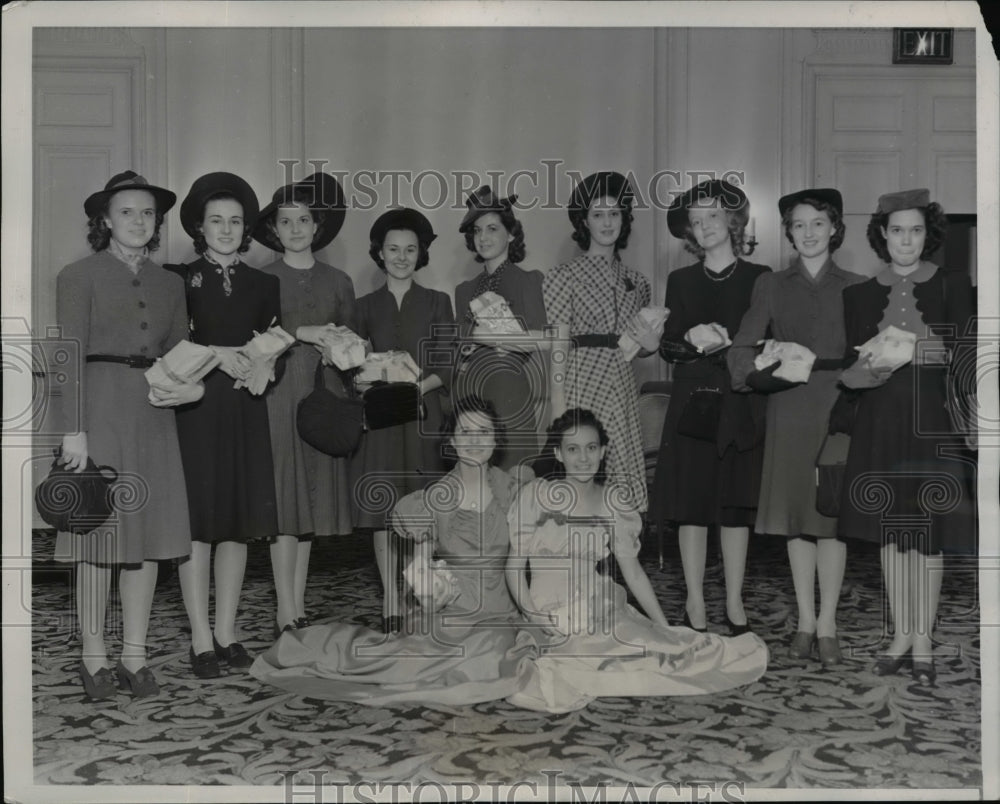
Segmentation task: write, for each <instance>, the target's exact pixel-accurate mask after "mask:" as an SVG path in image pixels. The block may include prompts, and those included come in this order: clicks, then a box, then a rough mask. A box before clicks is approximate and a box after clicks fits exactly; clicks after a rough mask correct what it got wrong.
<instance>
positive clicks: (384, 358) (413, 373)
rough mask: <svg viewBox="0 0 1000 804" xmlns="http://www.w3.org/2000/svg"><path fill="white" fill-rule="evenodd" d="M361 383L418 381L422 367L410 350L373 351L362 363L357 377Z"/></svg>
mask: <svg viewBox="0 0 1000 804" xmlns="http://www.w3.org/2000/svg"><path fill="white" fill-rule="evenodd" d="M356 379H357V381H358V382H359V383H369V384H370V383H373V382H380V381H381V382H416V381H417V380H419V379H420V367H419V366H418V365H417V364H416V363H414V362H413V358H412V357H410V353H409V352H404V351H402V350H397V351H393V352H372V353H371V354H370V355H368V357H366V358H365V362H364V363H362V364H361V369H360V371H358V376H357V377H356Z"/></svg>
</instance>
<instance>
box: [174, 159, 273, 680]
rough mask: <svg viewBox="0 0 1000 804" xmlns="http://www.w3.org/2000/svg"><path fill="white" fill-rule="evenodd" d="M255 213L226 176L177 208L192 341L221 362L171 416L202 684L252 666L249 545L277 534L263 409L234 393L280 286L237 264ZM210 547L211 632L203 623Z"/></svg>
mask: <svg viewBox="0 0 1000 804" xmlns="http://www.w3.org/2000/svg"><path fill="white" fill-rule="evenodd" d="M257 211H258V204H257V196H256V195H254V192H253V190H252V189H251V188H250V185H249V184H247V183H246V182H245V181H243V179H241V178H240V177H239V176H235V175H233V174H232V173H209V174H207V175H205V176H202V177H200V178H199V179H197V180H196V181H195V182H194V184H193V185H192V186H191V190H190V191H189V192H188V194H187V197H186V198H185V199H184V201H183V203H182V204H181V223H182V224H183V226H184V231H185V232H187V233H188V235H190V236H191V238H192V239H193V240H194V248H195V251H196V252H197V253H198V254H200V255H201V257H200V259H198V260H197V261H196V262H193V263H191V264H190V265H181V266H175V267H174V270H176V271H177V272H178V273H180V275H181V276H182V277H183V278H184V284H185V287H186V290H187V307H188V316H189V318H190V328H191V335H190V338H191V340H192V341H194V342H195V343H199V344H202V345H204V346H211V347H212V349H213V350H214V351H215V353H216V354H217V355H218V357H219V359H220V361H221V363H220V365H219V368H218V369H217V370H215V371H213V372H212V373H211V374H209V375H208V376H207V377H206V378H205V396H204V398H203V399H202V400H201V401H200V402H198V403H197V404H195V405H189V406H187V407H184V408H182V409H180V410H178V411H177V431H178V435H179V436H180V442H181V454H182V456H183V458H184V475H185V478H186V480H187V490H188V501H189V505H190V511H191V538H192V541H193V544H192V547H191V560H190V561H187V562H185V563H184V564H182V565H181V566H180V570H179V575H180V581H181V590H182V591H183V593H184V604H185V606H186V607H187V610H188V617H189V618H190V620H191V650H190V660H191V666H192V669H193V670H194V673H195V675H196V676H198V677H199V678H214V677H216V676H218V675H220V674H221V670H220V668H219V662H220V661H221V662H225V663H227V664H228V665H229V666H230V667H235V668H245V667H249V666H250V664H251V663H252V662H253V659H252V658H251V657H250V656H249V655H248V654H247V652H246V649H245V648H244V647H243V646H242V645H241V644H240V642H239V641H238V637H237V633H236V614H237V609H238V607H239V601H240V591H241V589H242V587H243V573H244V570H245V568H246V561H247V542H249V541H252V540H255V539H273V538H274V537H275V535H276V534H277V530H278V523H277V518H276V515H275V499H274V470H273V468H272V464H271V440H270V433H269V430H268V422H267V404H266V403H265V401H264V398H263V397H260V396H253V395H251V394H250V392H249V391H248V390H246V389H245V388H235V387H234V384H233V380H239V379H245V378H246V377H247V375H248V370H249V367H250V362H249V359H248V358H247V357H246V356H245V355H244V354H243V352H242V351H241V347H243V346H244V345H245V344H246V343H247V342H248V341H250V340H251V339H252V338H253V336H254V332H255V331H256V332H263V331H264V330H266V329H267V328H268V327H269V326H271V325H272V324H273V323H275V322H277V321H278V317H279V315H280V314H281V307H280V297H279V285H278V280H277V278H276V277H273V276H269V275H268V274H264V273H261V272H260V271H258V270H256V269H255V268H251V267H250V266H249V265H247V264H246V263H244V262H243V261H242V260H241V259H240V256H239V255H240V254H241V253H243V252H245V251H246V250H247V248H248V247H249V245H250V232H251V230H252V228H253V223H254V220H255V219H256V217H257ZM213 545H215V627H214V632H213V629H212V628H211V627H210V625H209V616H208V599H209V567H210V565H211V562H212V546H213Z"/></svg>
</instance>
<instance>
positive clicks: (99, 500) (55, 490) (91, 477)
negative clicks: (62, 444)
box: [35, 450, 118, 533]
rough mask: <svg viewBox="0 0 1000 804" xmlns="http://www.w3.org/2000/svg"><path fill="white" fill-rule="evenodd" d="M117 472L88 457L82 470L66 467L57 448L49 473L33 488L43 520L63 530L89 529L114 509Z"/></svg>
mask: <svg viewBox="0 0 1000 804" xmlns="http://www.w3.org/2000/svg"><path fill="white" fill-rule="evenodd" d="M116 480H118V472H117V471H116V470H114V469H113V468H111V467H110V466H97V465H96V464H95V463H94V460H93V458H90V457H88V458H87V468H86V469H84V470H83V471H82V472H76V471H74V470H72V469H67V468H66V466H65V464H63V463H62V458H61V457H60V455H59V451H58V450H56V459H55V460H54V461H53V462H52V468H51V469H50V470H49V476H48V477H47V478H45V480H43V481H42V482H41V483H40V484H39V486H38V488H37V489H35V507H36V508H38V513H39V514H40V515H41V517H42V519H43V520H44V522H45V524H47V525H51V526H52V527H53V528H55V529H56V530H58V531H61V532H63V533H90V531H92V530H94V529H95V528H99V527H101V525H103V524H104V523H105V522H107V521H108V519H110V518H111V514H112V513H113V512H114V510H115V508H114V494H113V491H112V486H113V485H114V483H115V481H116Z"/></svg>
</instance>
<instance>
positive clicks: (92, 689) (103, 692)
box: [79, 661, 118, 701]
mask: <svg viewBox="0 0 1000 804" xmlns="http://www.w3.org/2000/svg"><path fill="white" fill-rule="evenodd" d="M79 672H80V680H81V681H82V682H83V691H84V692H85V693H87V697H88V698H90V700H92V701H106V700H107V699H108V698H113V697H114V696H115V695H117V694H118V685H117V684H115V676H114V674H113V673H112V672H111V670H110V669H109V668H107V667H102V668H101V669H100V670H98V671H97V672H96V673H94V674H93V675H91V674H90V672H89V671H88V670H87V666H86V665H85V664H84V663H83V662H82V661H81V662H80V667H79Z"/></svg>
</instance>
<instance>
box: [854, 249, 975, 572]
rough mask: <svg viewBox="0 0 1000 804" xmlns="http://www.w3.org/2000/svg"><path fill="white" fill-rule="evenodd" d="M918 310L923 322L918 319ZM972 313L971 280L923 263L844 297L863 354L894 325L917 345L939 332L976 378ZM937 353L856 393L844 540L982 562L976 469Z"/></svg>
mask: <svg viewBox="0 0 1000 804" xmlns="http://www.w3.org/2000/svg"><path fill="white" fill-rule="evenodd" d="M904 293H905V294H907V295H906V296H903V294H904ZM909 299H912V300H913V301H914V302H915V304H912V303H909V302H908V301H907V300H909ZM891 301H895V302H896V304H895V305H890V302H891ZM893 307H895V308H896V309H892V308H893ZM914 307H915V308H916V313H918V314H919V320H913V318H914V309H913V308H914ZM903 308H905V312H903ZM973 308H974V294H973V290H972V285H971V283H970V281H969V277H968V276H966V275H964V274H958V273H949V272H947V271H944V270H942V269H939V268H937V266H935V265H933V264H932V263H921V266H920V267H919V268H918V269H917V270H916V271H915V272H914V273H913V274H911V275H910V276H909V277H908V278H907V279H905V280H901V279H900V277H899V276H898V275H896V274H894V273H893V272H892V271H891V269H889V268H887V269H885V270H884V271H883V272H882V273H881V274H879V275H878V276H877V277H875V278H873V279H870V280H868V281H867V282H864V283H862V284H860V285H854V286H853V287H850V288H847V289H846V290H845V291H844V322H845V328H846V330H847V343H848V349H849V351H850V353H851V354H852V355H856V354H857V353H856V352H855V351H854V350H853V349H852V348H851V347H853V346H859V345H860V344H862V343H864V342H865V341H867V340H868V339H869V338H871V337H872V336H874V335H876V334H877V333H878V332H879V330H880V329H882V328H884V327H885V325H886V324H887V323H890V322H891V323H895V324H896V326H901V325H903V324H906V326H905V328H906V329H908V330H909V331H911V332H916V333H917V336H918V338H925V337H927V336H928V331H930V332H931V333H934V332H937V333H939V334H940V335H941V336H942V337H941V340H942V341H943V344H944V346H945V347H947V348H948V350H949V356H950V363H951V367H952V369H953V370H955V371H956V372H958V371H959V369H958V366H963V367H964V370H965V372H966V373H968V371H969V366H970V365H974V364H975V352H974V350H975V344H974V340H973V339H969V340H967V341H966V342H964V343H963V340H962V338H963V336H965V335H967V334H968V332H967V327H968V325H969V321H970V319H971V317H972V315H973ZM931 337H932V338H933V337H934V336H933V335H932V336H931ZM929 346H930V348H929V349H926V350H924V351H926V353H927V354H928V359H926V360H921V359H920V355H921V351H922V350H921V343H920V341H918V343H917V357H916V358H915V359H914V362H913V363H910V364H907V365H905V366H903V367H902V368H900V369H897V370H896V371H895V372H894V373H893V374H892V375H891V376H890V378H889V380H888V382H886V383H885V384H884V385H882V386H880V387H878V388H872V389H866V390H863V391H860V392H857V393H856V397H857V413H856V418H855V421H854V427H853V431H852V434H851V447H850V452H849V454H848V458H847V471H846V476H845V479H844V498H843V500H842V502H841V509H840V511H841V513H840V519H839V523H840V533H841V534H842V535H844V536H850V537H854V538H859V539H864V540H866V541H872V542H876V543H878V544H885V543H887V542H895V543H897V545H898V546H900V547H901V548H904V547H915V548H917V549H919V550H920V551H921V552H924V553H928V552H930V553H936V552H939V551H941V550H944V551H946V552H949V553H967V554H968V553H975V552H976V525H975V512H974V509H973V502H972V500H971V497H970V494H969V489H970V486H969V482H970V478H971V476H972V475H973V474H974V472H975V464H974V463H971V462H970V461H968V460H967V459H965V458H964V450H963V449H962V445H961V443H960V442H959V440H958V439H957V438H956V437H955V435H954V428H953V426H952V423H951V419H950V417H949V415H948V412H947V410H946V408H945V403H946V401H947V396H948V390H947V386H948V384H949V383H951V382H952V381H953V377H952V376H951V371H949V366H948V364H947V363H944V364H940V363H934V362H933V360H934V354H935V352H936V353H937V354H938V355H941V349H940V346H938V347H937V348H935V344H934V343H933V341H932V342H931V343H930V344H929ZM966 379H967V378H966Z"/></svg>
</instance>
